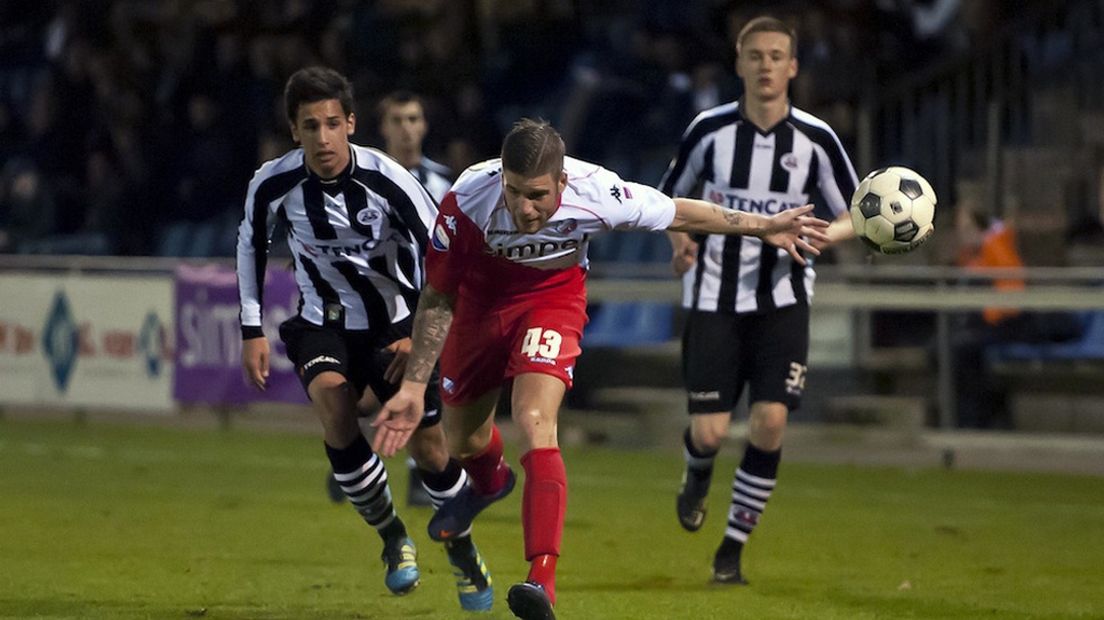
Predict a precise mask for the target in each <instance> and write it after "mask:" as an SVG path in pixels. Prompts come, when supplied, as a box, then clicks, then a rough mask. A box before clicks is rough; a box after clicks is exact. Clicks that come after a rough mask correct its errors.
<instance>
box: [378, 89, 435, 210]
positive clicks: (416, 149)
mask: <svg viewBox="0 0 1104 620" xmlns="http://www.w3.org/2000/svg"><path fill="white" fill-rule="evenodd" d="M378 112H379V132H380V135H381V136H383V142H384V150H385V151H387V154H388V155H390V156H391V157H394V158H395V159H396V160H397V161H398V162H399V163H400V164H402V166H403V167H404V168H406V169H407V170H409V171H410V173H411V174H413V175H414V176H415V177H416V178H417V179H418V182H420V183H421V184H422V185H423V186H425V188H426V190H428V191H429V195H430V196H433V199H434V200H435V201H437V202H441V200H442V199H444V197H445V194H446V193H448V190H449V188H450V187H451V186H452V171H450V170H449V169H448V168H446V167H445V166H442V165H441V164H439V163H437V162H435V161H433V160H432V159H430V158H428V157H426V156H425V153H423V152H422V144H423V142H424V141H425V138H426V133H427V132H428V131H429V121H427V120H426V111H425V105H424V104H423V103H422V98H421V97H419V96H417V95H415V94H414V93H411V92H409V91H404V90H400V91H395V92H393V93H390V94H389V95H387V96H386V97H384V98H383V99H382V100H381V101H380V102H379V107H378Z"/></svg>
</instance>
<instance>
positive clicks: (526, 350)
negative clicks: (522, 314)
mask: <svg viewBox="0 0 1104 620" xmlns="http://www.w3.org/2000/svg"><path fill="white" fill-rule="evenodd" d="M562 342H563V336H561V335H560V332H558V331H556V330H554V329H544V328H543V327H531V328H529V329H528V330H527V331H526V332H525V340H523V341H522V343H521V354H522V355H525V356H527V357H544V358H548V359H556V357H557V356H558V355H559V354H560V343H562Z"/></svg>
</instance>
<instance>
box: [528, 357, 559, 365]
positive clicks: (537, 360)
mask: <svg viewBox="0 0 1104 620" xmlns="http://www.w3.org/2000/svg"><path fill="white" fill-rule="evenodd" d="M529 361H530V362H535V363H537V364H548V365H549V366H555V365H556V360H554V359H551V358H547V357H540V356H539V355H534V356H532V357H530V358H529Z"/></svg>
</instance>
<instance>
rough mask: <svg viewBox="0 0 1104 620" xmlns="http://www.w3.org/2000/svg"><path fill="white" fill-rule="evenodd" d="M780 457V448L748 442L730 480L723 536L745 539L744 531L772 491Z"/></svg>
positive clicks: (752, 525) (751, 525) (752, 524)
mask: <svg viewBox="0 0 1104 620" xmlns="http://www.w3.org/2000/svg"><path fill="white" fill-rule="evenodd" d="M781 460H782V450H781V448H780V449H778V450H775V451H774V452H764V451H762V450H760V449H759V448H756V447H755V446H753V445H751V444H750V443H748V445H747V449H746V450H745V451H744V458H743V460H742V461H740V466H739V467H738V468H737V469H736V476H735V477H734V478H733V480H732V505H731V506H730V507H729V510H728V527H727V528H726V529H725V538H731V539H733V540H735V541H737V542H740V543H745V542H747V539H748V535H750V534H751V531H752V530H754V529H755V526H756V525H758V523H759V517H761V516H762V514H763V510H764V509H766V507H767V500H769V499H770V496H771V493H772V492H773V491H774V485H775V480H776V478H777V477H778V463H779V461H781Z"/></svg>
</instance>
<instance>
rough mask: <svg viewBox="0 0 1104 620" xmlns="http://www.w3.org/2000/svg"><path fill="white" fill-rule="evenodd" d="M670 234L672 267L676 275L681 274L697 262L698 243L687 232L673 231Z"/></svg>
mask: <svg viewBox="0 0 1104 620" xmlns="http://www.w3.org/2000/svg"><path fill="white" fill-rule="evenodd" d="M669 236H670V237H671V269H673V270H674V272H675V275H676V276H681V275H682V274H684V273H686V272H687V271H689V270H690V268H691V267H693V266H694V263H695V262H697V260H698V244H697V242H695V241H694V240H693V239H691V238H690V235H687V234H685V233H671V234H670V235H669Z"/></svg>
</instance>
